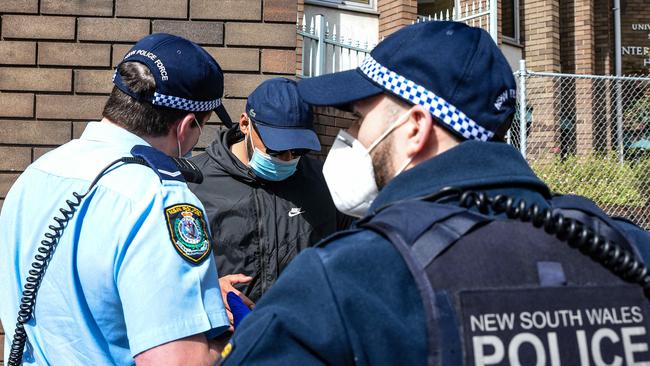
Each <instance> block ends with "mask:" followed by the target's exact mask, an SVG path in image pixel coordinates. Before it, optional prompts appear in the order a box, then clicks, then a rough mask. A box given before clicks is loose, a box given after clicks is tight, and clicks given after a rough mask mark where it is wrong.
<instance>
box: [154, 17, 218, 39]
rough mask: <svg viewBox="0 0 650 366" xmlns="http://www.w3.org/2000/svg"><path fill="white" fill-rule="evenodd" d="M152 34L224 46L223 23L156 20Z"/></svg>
mask: <svg viewBox="0 0 650 366" xmlns="http://www.w3.org/2000/svg"><path fill="white" fill-rule="evenodd" d="M152 32H153V33H158V32H162V33H170V34H175V35H178V36H181V37H184V38H187V39H189V40H191V41H193V42H196V43H198V44H214V45H221V44H223V23H221V22H187V21H183V20H154V21H153V30H152Z"/></svg>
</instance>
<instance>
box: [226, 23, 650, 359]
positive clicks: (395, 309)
mask: <svg viewBox="0 0 650 366" xmlns="http://www.w3.org/2000/svg"><path fill="white" fill-rule="evenodd" d="M299 90H300V92H301V95H302V97H303V98H304V99H305V100H306V101H307V102H309V103H312V104H317V105H332V106H337V107H339V108H343V109H347V110H351V111H353V113H354V114H355V115H356V121H355V122H354V123H353V125H352V127H351V128H350V129H348V130H347V131H341V132H340V133H339V135H338V136H337V138H336V141H335V143H334V145H333V146H332V150H331V151H330V153H329V155H328V157H327V160H326V162H325V166H324V174H325V179H326V181H327V184H328V186H329V188H330V191H331V192H332V195H333V198H334V201H335V203H336V204H337V207H338V208H339V209H341V210H342V211H343V212H346V213H349V214H352V215H355V216H358V217H364V218H362V219H361V220H360V221H359V222H357V223H356V227H355V228H353V229H351V230H349V231H346V232H342V233H339V234H335V235H334V236H333V237H331V238H329V239H326V240H325V241H324V242H323V243H321V244H320V245H318V246H317V247H316V248H311V249H307V250H305V251H304V252H303V253H301V254H300V255H299V256H298V257H297V258H296V259H295V260H294V261H293V262H292V263H291V264H290V265H289V267H288V268H287V269H286V271H285V272H284V273H283V275H282V276H281V277H280V279H279V280H278V282H277V283H276V284H275V285H274V287H273V288H271V289H270V290H269V291H268V292H267V293H266V294H265V296H264V297H263V298H262V300H261V301H260V302H259V303H258V304H257V306H256V308H255V310H253V311H252V313H250V314H249V315H248V316H247V317H246V318H245V319H244V320H243V321H242V323H241V324H240V325H239V327H238V328H237V329H236V331H235V334H234V336H233V338H232V339H231V341H230V344H229V345H228V346H227V347H226V348H225V350H224V352H223V354H222V356H224V357H225V362H224V364H225V365H239V364H277V365H312V364H330V365H353V364H354V365H423V364H427V363H429V364H452V365H454V364H462V363H468V364H477V365H497V364H520V363H521V364H552V365H559V364H560V361H562V362H561V364H563V365H564V364H580V362H582V364H583V365H586V364H588V363H585V362H590V360H595V361H593V362H596V363H599V362H617V364H621V363H622V361H623V360H625V362H627V363H630V362H642V361H643V362H647V361H648V360H650V354H649V353H648V352H649V351H648V341H647V339H648V338H647V337H648V334H649V333H648V331H650V329H649V328H648V322H647V317H648V316H650V313H649V312H648V307H647V301H646V300H645V299H644V298H643V297H642V293H643V291H642V290H641V287H640V286H631V287H625V286H622V283H624V282H623V281H622V280H620V279H619V278H618V277H616V276H614V275H613V274H611V273H610V272H609V271H608V270H607V269H605V268H602V267H601V265H600V264H599V263H596V262H595V261H593V260H591V259H590V258H589V257H587V256H584V255H583V254H581V253H580V252H579V251H577V250H575V249H573V248H570V247H569V246H568V245H566V244H563V245H557V246H553V247H544V246H541V245H538V244H535V242H534V241H531V242H530V243H526V245H530V249H526V248H525V246H523V245H519V244H517V243H511V242H510V243H509V242H508V240H507V239H508V231H507V230H506V232H503V231H502V232H501V233H500V235H499V237H492V236H489V235H488V236H483V237H479V238H476V235H474V237H473V240H474V242H473V243H474V244H472V245H469V244H467V245H464V244H463V243H460V244H457V245H453V246H451V247H448V248H447V250H446V251H439V252H437V255H438V256H437V257H436V258H435V260H433V263H436V264H437V266H438V267H436V268H437V269H435V270H434V271H431V272H427V275H429V276H431V277H430V278H429V280H431V278H433V280H431V281H432V282H434V288H433V289H432V291H431V292H430V295H431V297H430V298H427V299H425V297H423V296H421V295H420V290H422V289H426V286H420V285H421V284H422V282H416V281H418V280H419V279H420V278H421V277H417V278H416V277H414V275H413V274H412V273H414V272H412V271H411V269H410V268H411V265H412V262H407V261H406V260H405V258H406V257H405V256H404V257H403V256H402V254H400V253H401V252H400V250H401V249H398V246H394V245H393V244H392V242H393V239H392V238H390V237H387V236H384V235H380V233H379V232H377V231H376V230H374V229H373V230H369V229H368V228H366V226H365V225H366V224H368V223H372V222H373V220H374V219H375V218H379V217H383V218H384V219H385V221H384V223H385V224H387V225H393V228H394V229H396V230H400V231H401V232H402V234H405V235H404V236H403V238H407V237H408V235H409V234H413V233H415V232H416V230H421V228H419V227H418V226H420V224H421V223H422V222H424V221H426V220H431V218H432V217H435V216H441V215H440V213H441V212H443V213H444V212H449V213H450V214H449V216H450V217H451V216H453V217H456V216H454V215H455V214H456V213H459V212H466V211H467V212H466V213H465V214H466V215H468V217H469V216H472V217H474V216H477V215H479V214H478V211H476V213H473V212H472V211H469V210H466V209H464V208H462V207H460V203H459V199H458V197H457V195H447V194H446V193H448V192H450V190H449V189H448V188H447V187H454V189H453V190H451V192H452V193H453V192H457V191H465V190H481V191H483V192H486V193H487V195H488V196H492V195H494V194H503V195H509V196H512V197H516V198H517V199H518V200H524V201H525V202H526V203H527V205H537V206H535V207H538V208H540V209H543V208H546V207H549V202H550V201H551V200H552V197H551V193H550V192H549V189H548V187H547V186H546V185H545V184H544V182H542V181H541V180H540V179H539V178H538V177H537V176H535V174H534V173H533V171H532V170H531V168H530V167H529V166H528V164H527V163H526V161H525V160H524V159H523V158H522V156H521V155H520V154H519V153H518V152H517V151H516V150H515V149H514V148H512V147H511V146H509V145H507V144H505V143H503V142H496V141H495V140H499V139H501V138H503V135H504V134H505V131H506V130H507V127H508V125H509V123H510V122H511V120H512V117H513V113H514V111H515V95H516V93H515V82H514V79H513V75H512V71H511V69H510V67H509V66H508V63H507V62H506V60H505V58H504V56H503V55H502V54H501V52H500V51H499V49H498V48H497V46H496V45H495V44H494V42H493V40H492V39H491V38H490V36H489V35H488V34H487V33H486V32H485V31H483V30H481V29H478V28H471V27H468V26H466V25H464V24H462V23H455V22H427V23H422V24H417V25H412V26H409V27H406V28H404V29H402V30H400V31H398V32H396V33H394V34H393V35H391V36H389V37H388V38H386V40H384V41H383V42H381V43H380V44H379V45H378V46H377V47H376V48H375V49H374V50H373V52H372V53H371V54H370V56H369V57H367V59H366V60H365V61H364V62H363V64H362V65H361V66H360V67H359V68H357V69H355V70H351V71H345V72H341V73H335V74H331V75H324V76H321V77H316V78H311V79H305V80H302V81H301V82H300V83H299ZM427 197H428V198H427ZM424 198H427V199H424ZM431 201H433V202H431ZM575 201H576V202H577V201H579V200H578V199H577V198H576V200H575ZM411 202H416V203H411ZM418 202H419V203H418ZM581 202H582V201H581ZM423 205H424V206H426V207H427V208H429V207H434V208H433V209H431V210H429V211H424V212H422V210H421V209H420V207H421V206H423ZM393 207H398V208H401V209H400V210H396V211H395V210H393V209H392V208H393ZM384 212H388V213H392V216H391V215H388V217H387V216H386V215H384V214H383V213H384ZM501 216H504V215H503V214H501ZM481 217H482V216H481ZM502 218H503V217H502ZM443 219H444V217H443ZM461 221H462V220H461ZM496 222H497V223H500V221H499V220H496ZM507 224H508V225H507V226H506V227H510V225H511V224H510V222H507ZM512 225H514V224H512ZM522 225H529V224H528V223H522ZM435 226H436V225H433V226H432V227H431V228H430V229H431V230H432V232H434V231H433V230H434V229H436V228H435ZM450 227H452V228H453V226H450ZM486 227H487V226H486ZM513 227H514V226H513ZM613 227H615V229H616V230H617V231H620V232H622V233H624V235H625V236H626V237H628V238H637V241H636V244H637V245H639V248H636V249H635V248H630V250H631V251H633V252H635V254H636V256H635V258H636V260H637V262H636V263H637V264H638V263H639V262H638V260H639V259H640V258H639V256H638V254H639V250H638V249H642V250H646V253H647V248H642V247H641V245H645V246H647V245H648V239H647V238H648V236H647V233H645V232H644V231H643V230H641V229H639V228H637V227H635V226H634V225H632V224H631V223H628V222H624V221H620V220H616V221H614V226H613ZM526 228H527V227H526ZM531 228H532V226H531ZM443 229H444V228H443ZM423 230H424V231H425V232H426V231H427V230H429V228H425V229H423ZM436 230H437V229H436ZM476 230H477V231H476V233H480V232H481V231H479V229H476ZM531 230H537V231H535V232H534V233H535V234H533V232H532V231H531V233H530V236H535V237H537V236H536V235H539V233H542V234H544V230H539V229H536V228H532V229H531ZM442 231H443V232H444V235H442V236H439V237H441V238H442V239H445V238H446V237H453V236H454V235H455V234H456V232H455V231H454V230H447V231H444V230H442ZM436 232H437V233H438V234H440V231H439V230H438V231H436ZM528 233H529V232H528V231H524V232H523V235H524V238H525V236H526V235H528ZM544 235H547V234H544ZM470 236H471V235H469V234H468V236H467V237H466V239H469V238H470ZM389 239H390V240H389ZM424 239H427V238H426V237H425V238H424ZM404 240H406V239H404ZM409 240H410V239H409ZM483 243H485V245H483ZM425 244H427V245H425V246H418V247H417V248H418V249H419V250H421V252H422V253H423V254H422V255H423V257H422V258H424V257H425V255H429V254H430V253H431V252H432V251H435V250H436V245H438V241H435V240H434V241H429V242H425ZM522 247H523V248H522ZM399 248H401V247H399ZM560 251H561V252H560ZM511 252H512V253H513V254H512V255H511ZM558 253H559V254H558ZM631 257H632V256H630V258H631ZM416 259H418V258H417V257H416ZM416 264H417V263H416ZM637 267H638V266H637ZM635 268H636V267H635ZM639 268H640V267H639ZM538 270H539V273H538ZM538 275H539V279H538ZM520 280H521V282H522V284H523V285H514V286H512V287H511V288H509V289H506V290H503V289H501V290H502V291H501V292H498V293H497V294H496V295H495V294H494V293H492V292H489V293H483V292H481V291H487V290H488V289H492V288H497V289H499V288H500V287H504V286H509V284H510V282H512V283H516V281H520ZM538 280H539V282H540V283H541V284H539V283H538ZM526 281H528V283H525V284H524V282H526ZM436 283H441V284H443V287H442V288H437V287H436V286H435V284H436ZM589 283H591V284H607V285H611V286H614V287H613V289H611V290H607V291H605V293H606V294H607V296H603V295H602V294H603V291H601V292H598V296H595V295H592V293H591V292H589V291H592V290H593V289H592V288H583V287H581V286H586V284H589ZM546 285H548V286H550V287H549V289H550V291H556V290H561V291H563V290H567V291H569V292H568V293H567V292H562V296H558V297H556V296H555V295H553V294H554V293H551V295H549V293H548V292H545V291H549V289H546V288H542V287H541V286H546ZM553 286H557V288H556V287H553ZM565 286H566V288H565ZM571 286H577V287H578V289H576V290H573V288H572V287H571ZM520 287H526V288H528V287H530V288H532V290H529V291H527V292H526V293H525V294H526V296H523V295H521V293H519V292H515V293H513V292H512V290H513V289H515V290H516V289H518V288H520ZM459 289H460V290H466V292H467V293H465V292H462V291H459ZM628 290H629V291H636V292H634V296H637V297H638V298H635V299H636V300H635V301H637V302H633V301H631V302H629V303H627V304H626V303H625V301H627V300H621V301H622V302H623V303H622V304H620V306H618V305H617V306H613V305H612V306H609V304H608V303H607V301H618V300H616V299H622V298H623V297H621V296H622V295H621V296H619V295H618V294H619V291H621V293H622V292H625V291H628ZM452 291H453V292H452ZM477 291H478V292H477ZM579 291H585V292H579ZM477 294H478V295H479V296H477ZM567 294H568V296H566V295H567ZM585 294H586V295H585ZM472 296H473V297H472ZM625 296H627V295H625ZM540 297H541V298H540ZM520 298H521V300H520ZM504 299H507V300H505V301H504ZM529 299H533V300H534V301H531V300H529ZM626 299H627V298H626ZM639 299H640V300H639ZM425 300H426V301H429V300H432V301H434V303H435V311H434V312H433V313H431V309H430V308H425V306H424V304H425ZM483 300H484V301H483ZM556 301H557V304H559V305H558V306H565V304H567V303H568V304H569V305H572V304H573V303H572V301H573V302H580V304H579V305H578V308H576V309H573V310H571V312H570V313H567V312H563V309H562V308H557V307H554V306H555V302H556ZM592 302H593V304H594V305H593V306H594V307H595V308H597V309H598V311H601V313H602V310H603V309H609V310H605V311H608V312H610V316H611V315H612V314H611V313H612V311H611V309H615V310H616V311H615V312H616V313H617V317H616V316H611V317H610V319H614V318H616V319H619V320H620V319H625V320H624V321H623V320H620V322H619V323H618V324H619V325H616V326H613V325H612V327H622V326H621V325H620V324H623V323H625V327H627V328H625V327H623V328H620V329H619V328H616V329H615V330H614V329H598V330H595V329H594V328H585V329H584V330H581V329H576V328H575V327H577V326H579V325H582V326H587V325H588V323H587V322H588V321H589V320H590V319H591V320H593V321H594V322H595V321H596V320H594V319H595V318H594V319H592V318H588V317H587V313H586V312H585V311H589V310H590V309H589V308H588V306H589V305H588V304H590V303H592ZM601 302H602V303H603V304H605V305H603V306H600V305H597V304H600V303H601ZM585 303H586V304H587V305H585ZM644 304H645V305H644ZM518 306H519V307H521V308H522V309H515V310H513V308H516V307H518ZM580 306H582V307H583V308H580ZM535 307H540V309H541V310H540V311H537V310H536V311H528V309H529V308H530V309H535ZM495 309H496V310H495ZM499 309H508V310H507V311H504V312H503V313H501V312H500V311H499ZM470 310H471V311H475V313H468V311H470ZM538 310H539V309H538ZM583 310H584V311H583ZM567 311H568V310H567ZM581 311H582V312H581ZM429 314H432V315H431V316H429ZM468 314H469V315H468ZM511 314H512V315H511ZM514 314H518V315H520V317H517V318H516V319H515V318H514ZM547 314H550V315H548V316H547ZM561 314H564V316H565V318H563V319H562V318H560V319H561V321H564V323H559V325H558V323H557V321H556V320H554V319H558V318H557V317H558V316H559V315H561ZM621 314H626V315H624V316H621ZM633 314H636V315H633ZM496 315H499V317H498V318H497V316H496ZM532 315H534V316H532ZM589 315H590V316H591V315H593V314H591V313H589ZM497 319H498V321H497ZM600 320H601V322H602V321H603V317H602V316H601V318H600ZM470 321H471V322H470ZM467 322H470V323H467ZM578 322H580V323H579V324H578ZM604 323H607V322H604ZM467 324H469V325H467ZM531 324H532V325H531ZM553 326H555V328H553ZM536 327H539V329H538V328H536ZM572 327H573V328H572ZM594 327H596V325H594ZM607 327H609V325H607V324H605V325H604V328H607ZM429 328H431V329H429ZM526 329H532V330H526ZM431 330H433V332H431ZM473 331H474V332H477V335H476V337H473V333H472V332H473ZM581 331H582V332H583V333H581ZM478 332H482V333H480V334H479V333H478ZM508 332H509V333H508ZM535 332H545V333H544V336H543V337H542V336H540V335H539V334H538V333H535ZM464 337H470V338H464ZM566 337H569V338H566ZM570 337H573V338H570ZM468 339H469V340H468ZM569 344H571V345H572V346H569ZM567 347H573V348H567ZM432 349H433V351H434V352H433V353H431V350H432ZM569 349H570V350H569ZM567 350H569V351H567ZM544 360H547V361H548V362H546V361H544ZM567 360H569V361H567ZM585 360H586V361H585ZM603 360H604V361H603ZM635 360H636V361H635ZM520 361H521V362H520ZM636 364H642V363H636ZM643 364H645V363H643Z"/></svg>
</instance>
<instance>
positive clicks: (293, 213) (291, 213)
mask: <svg viewBox="0 0 650 366" xmlns="http://www.w3.org/2000/svg"><path fill="white" fill-rule="evenodd" d="M304 212H305V211H303V210H301V209H297V210H294V209H291V211H289V217H294V216H298V215H300V214H302V213H304Z"/></svg>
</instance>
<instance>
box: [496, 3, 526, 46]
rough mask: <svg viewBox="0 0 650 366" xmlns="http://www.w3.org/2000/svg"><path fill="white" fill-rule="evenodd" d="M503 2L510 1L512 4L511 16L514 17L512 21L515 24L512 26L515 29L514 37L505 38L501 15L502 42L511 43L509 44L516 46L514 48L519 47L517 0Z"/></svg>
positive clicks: (519, 33)
mask: <svg viewBox="0 0 650 366" xmlns="http://www.w3.org/2000/svg"><path fill="white" fill-rule="evenodd" d="M505 1H512V3H513V4H512V5H513V13H514V14H513V15H514V18H515V19H514V22H515V24H514V26H515V27H514V28H515V29H514V32H515V36H514V37H510V36H506V35H505V34H504V33H503V15H502V18H501V19H500V20H501V36H502V37H503V40H504V41H506V43H511V44H514V45H516V46H521V32H520V29H519V22H520V19H519V0H505ZM501 14H503V10H501Z"/></svg>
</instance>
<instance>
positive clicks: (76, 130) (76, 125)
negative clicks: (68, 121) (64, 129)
mask: <svg viewBox="0 0 650 366" xmlns="http://www.w3.org/2000/svg"><path fill="white" fill-rule="evenodd" d="M86 126H88V122H72V138H73V139H78V138H79V137H81V134H82V133H83V132H84V130H85V129H86Z"/></svg>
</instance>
